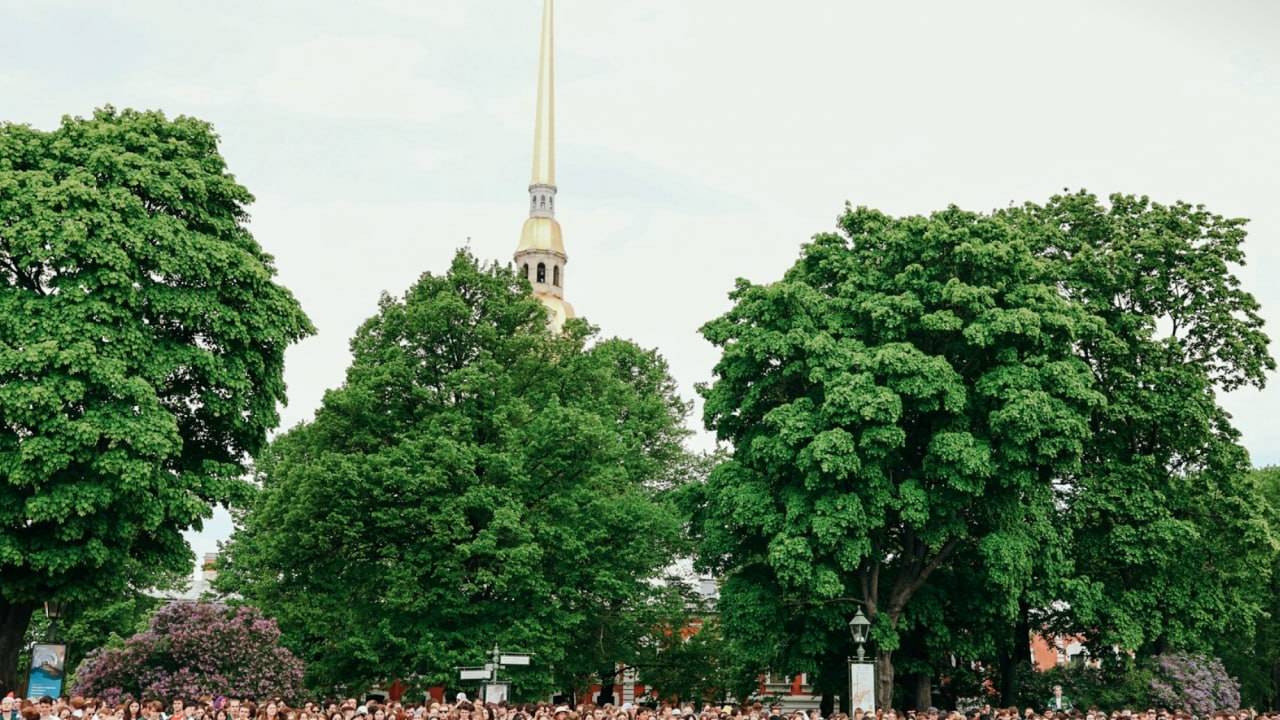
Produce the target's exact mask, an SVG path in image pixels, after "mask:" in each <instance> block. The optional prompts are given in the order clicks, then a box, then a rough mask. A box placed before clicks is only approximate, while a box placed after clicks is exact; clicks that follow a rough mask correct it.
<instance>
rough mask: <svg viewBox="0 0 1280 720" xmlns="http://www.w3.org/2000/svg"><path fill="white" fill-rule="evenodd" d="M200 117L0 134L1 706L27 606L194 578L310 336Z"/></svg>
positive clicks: (83, 602) (85, 603) (9, 128)
mask: <svg viewBox="0 0 1280 720" xmlns="http://www.w3.org/2000/svg"><path fill="white" fill-rule="evenodd" d="M252 199H253V198H252V196H251V195H250V194H249V192H248V191H247V190H246V189H245V188H244V187H242V186H241V185H239V184H238V183H236V181H235V179H234V178H233V177H232V176H231V175H230V174H229V173H228V172H227V168H226V163H225V161H224V160H223V158H222V156H221V155H220V154H219V153H218V146H217V136H216V135H215V134H214V133H213V131H212V129H211V127H210V126H209V125H208V124H207V123H205V122H202V121H200V120H196V119H194V118H188V117H179V118H176V119H174V120H169V119H167V118H165V116H164V115H163V114H162V113H159V112H135V111H130V110H125V111H119V112H118V111H116V110H114V109H111V108H106V109H103V110H99V111H97V112H95V113H94V115H93V116H92V117H90V118H65V119H64V120H63V121H62V124H61V125H60V126H59V127H58V128H57V129H55V130H52V131H50V132H42V131H39V130H35V129H32V128H30V127H27V126H22V125H12V124H0V577H2V578H3V582H0V692H3V691H6V690H9V689H12V688H14V687H15V686H16V684H17V677H16V675H17V667H16V661H17V655H18V650H19V646H20V645H21V643H22V637H23V632H24V631H25V630H26V628H27V625H28V623H29V621H30V618H31V615H32V612H33V610H35V609H36V608H38V607H39V606H40V604H41V603H42V602H43V601H46V600H56V601H61V602H64V603H71V604H75V605H79V606H82V607H91V606H97V605H101V604H104V603H107V602H109V601H111V600H113V599H116V598H118V597H120V596H121V595H123V594H125V591H126V589H127V588H130V587H133V588H138V587H147V586H149V585H150V584H151V583H152V582H154V581H155V580H157V579H158V578H161V577H163V576H165V575H166V574H168V573H182V572H190V568H191V566H192V562H193V559H192V555H191V551H190V549H189V548H188V547H187V544H186V542H185V541H184V540H183V538H182V531H184V530H188V529H198V528H199V527H200V526H201V522H202V521H203V519H204V518H207V517H208V516H209V515H210V513H211V505H212V504H213V503H223V502H227V501H230V500H232V499H233V498H235V497H237V496H238V495H240V494H241V493H243V492H244V488H245V487H246V484H245V483H244V481H243V480H241V479H240V476H241V474H242V473H243V472H244V470H245V461H246V459H247V458H248V456H250V455H252V454H253V453H255V452H257V451H258V450H259V449H261V447H262V446H263V445H264V444H265V442H266V433H267V431H268V429H270V428H272V427H274V426H275V425H276V424H277V422H278V413H277V405H278V404H279V403H282V402H283V401H284V399H285V387H284V382H283V379H282V371H283V359H284V351H285V348H286V347H287V346H288V345H289V344H290V343H292V342H294V341H296V340H298V339H300V338H302V337H304V336H306V335H308V334H309V333H310V332H312V328H311V325H310V323H309V321H308V320H307V318H306V316H305V315H304V314H303V313H302V310H301V309H300V308H299V306H298V304H297V302H296V301H295V300H294V298H293V296H292V295H291V294H290V293H289V292H288V291H287V290H285V289H284V288H283V287H281V286H279V285H277V284H275V282H274V281H273V277H274V275H275V269H274V267H273V265H272V259H271V257H270V256H269V255H267V254H266V253H264V252H263V251H262V248H261V247H259V245H258V243H257V242H256V241H255V240H254V239H253V237H252V236H251V235H250V234H249V231H248V230H247V229H246V227H245V220H246V218H247V215H246V213H245V206H246V205H248V204H249V203H250V202H251V201H252Z"/></svg>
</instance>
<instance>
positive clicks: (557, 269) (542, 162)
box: [515, 0, 573, 332]
mask: <svg viewBox="0 0 1280 720" xmlns="http://www.w3.org/2000/svg"><path fill="white" fill-rule="evenodd" d="M554 4H555V3H554V0H542V53H541V56H540V58H539V61H538V109H537V117H536V120H535V121H534V133H533V177H532V179H530V181H529V219H528V220H525V221H524V230H522V231H521V233H520V245H519V246H517V247H516V254H515V260H516V267H518V268H520V272H522V273H524V276H525V277H526V278H528V279H529V283H530V284H531V285H533V294H534V296H535V297H537V298H538V299H539V300H541V301H542V304H543V305H545V306H547V314H548V325H549V326H550V327H551V329H552V330H555V331H557V332H559V330H560V329H561V328H562V327H564V321H565V320H568V319H569V318H571V317H573V306H572V305H570V304H569V303H568V302H566V301H565V299H564V266H565V265H566V264H567V263H568V262H569V256H568V255H567V254H566V253H565V251H564V237H563V236H562V235H561V233H560V223H558V222H556V120H555V115H556V100H555V60H554V57H555V47H554V44H555V43H554V33H553V31H552V24H553V19H554V8H553V6H554Z"/></svg>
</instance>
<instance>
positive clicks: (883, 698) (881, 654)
mask: <svg viewBox="0 0 1280 720" xmlns="http://www.w3.org/2000/svg"><path fill="white" fill-rule="evenodd" d="M876 707H877V708H891V707H893V653H891V652H885V651H884V650H880V651H878V652H877V653H876Z"/></svg>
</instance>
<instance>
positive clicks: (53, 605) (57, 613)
mask: <svg viewBox="0 0 1280 720" xmlns="http://www.w3.org/2000/svg"><path fill="white" fill-rule="evenodd" d="M64 610H66V608H64V607H63V606H62V603H60V602H58V601H57V600H45V601H44V616H45V617H47V618H49V642H55V641H56V640H57V639H58V618H60V617H62V613H63V611H64Z"/></svg>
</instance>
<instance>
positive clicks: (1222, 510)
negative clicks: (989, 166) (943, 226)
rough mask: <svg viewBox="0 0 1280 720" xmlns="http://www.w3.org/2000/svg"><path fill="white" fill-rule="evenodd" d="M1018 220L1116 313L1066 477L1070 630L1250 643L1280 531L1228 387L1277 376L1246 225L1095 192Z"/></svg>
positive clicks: (1179, 645) (1072, 286) (1096, 362)
mask: <svg viewBox="0 0 1280 720" xmlns="http://www.w3.org/2000/svg"><path fill="white" fill-rule="evenodd" d="M1007 215H1008V217H1009V218H1010V220H1011V221H1012V222H1016V223H1019V224H1023V227H1024V229H1025V231H1026V232H1027V233H1037V234H1039V235H1040V237H1041V242H1042V244H1043V245H1044V248H1045V250H1044V252H1045V254H1046V255H1047V256H1048V257H1051V258H1052V259H1053V260H1054V262H1055V263H1056V264H1057V265H1058V267H1059V268H1060V271H1059V273H1058V274H1059V277H1060V278H1061V280H1062V287H1063V289H1064V293H1065V294H1066V296H1067V297H1069V298H1070V299H1071V300H1072V301H1073V302H1076V303H1078V304H1080V305H1082V306H1084V307H1086V308H1088V310H1089V312H1090V313H1091V314H1093V315H1094V316H1096V317H1097V318H1099V319H1100V320H1101V321H1102V326H1101V330H1100V332H1098V333H1095V334H1092V335H1089V336H1085V337H1082V338H1081V340H1080V342H1079V343H1078V346H1077V352H1078V355H1079V356H1080V358H1081V359H1082V360H1083V361H1084V362H1086V363H1088V365H1089V368H1090V372H1091V374H1092V375H1093V377H1094V380H1095V383H1096V386H1097V387H1098V389H1099V391H1100V392H1102V393H1103V394H1104V395H1105V396H1106V398H1107V402H1106V404H1105V405H1103V406H1101V407H1100V408H1099V409H1098V411H1097V412H1095V413H1094V414H1093V416H1092V418H1091V420H1090V427H1091V433H1092V441H1091V442H1090V443H1089V444H1088V447H1087V450H1086V462H1085V463H1084V464H1083V465H1082V466H1081V470H1080V472H1078V473H1074V474H1072V476H1071V477H1069V478H1064V482H1063V487H1064V497H1065V502H1064V504H1063V508H1064V509H1065V513H1064V514H1063V526H1064V527H1065V528H1067V530H1068V532H1069V533H1070V535H1071V537H1070V541H1069V542H1070V546H1071V552H1072V557H1073V562H1074V573H1075V577H1074V579H1073V580H1072V581H1071V582H1068V583H1066V584H1065V585H1064V586H1063V588H1062V591H1063V596H1062V598H1061V599H1063V600H1065V601H1066V603H1065V604H1064V605H1061V606H1060V607H1061V608H1062V610H1063V613H1062V615H1063V616H1065V619H1066V622H1065V623H1061V624H1059V625H1058V628H1059V629H1061V630H1064V631H1069V632H1072V633H1074V634H1076V635H1078V636H1081V637H1084V638H1085V639H1086V640H1087V641H1088V642H1089V643H1091V644H1092V645H1093V646H1094V649H1095V651H1097V652H1105V651H1106V650H1107V649H1109V648H1112V647H1115V646H1118V647H1121V648H1125V649H1129V650H1136V651H1139V652H1142V653H1163V652H1168V651H1170V650H1192V651H1203V650H1206V649H1208V648H1209V647H1210V645H1211V644H1212V643H1213V641H1214V639H1215V638H1216V637H1222V636H1226V637H1233V638H1237V639H1238V638H1248V637H1251V636H1252V634H1253V625H1254V622H1255V621H1256V620H1257V619H1258V618H1259V617H1260V616H1261V615H1262V611H1263V605H1264V603H1265V602H1266V601H1267V600H1268V598H1269V590H1268V578H1269V576H1270V573H1271V564H1270V559H1271V558H1272V557H1273V556H1274V553H1275V542H1276V538H1275V537H1274V536H1273V534H1272V531H1271V530H1270V527H1269V519H1268V518H1267V517H1266V515H1265V507H1264V505H1263V504H1261V503H1259V502H1258V501H1257V494H1256V492H1255V490H1254V489H1253V487H1252V484H1253V483H1252V480H1251V479H1250V478H1249V471H1250V463H1249V457H1248V453H1247V452H1246V451H1245V450H1244V448H1243V447H1242V446H1241V445H1240V436H1239V433H1238V432H1237V431H1236V429H1235V428H1234V427H1233V426H1232V424H1231V419H1230V416H1229V415H1228V414H1227V413H1226V412H1225V411H1224V410H1223V409H1222V407H1221V406H1220V404H1219V402H1218V397H1217V393H1218V392H1219V391H1220V390H1231V389H1235V388H1238V387H1242V386H1247V385H1253V386H1257V387H1261V386H1262V385H1263V384H1264V383H1265V380H1266V372H1267V371H1268V370H1273V369H1275V361H1274V360H1273V359H1272V357H1271V356H1270V354H1269V352H1268V347H1267V346H1268V340H1267V337H1266V335H1265V334H1264V333H1263V332H1262V325H1263V321H1262V318H1261V316H1260V315H1259V308H1258V303H1257V301H1256V300H1255V299H1254V298H1253V296H1252V295H1250V294H1249V293H1248V292H1247V291H1245V290H1244V289H1243V288H1242V287H1241V284H1240V280H1239V279H1238V278H1237V277H1236V275H1235V269H1236V267H1238V266H1239V265H1241V264H1243V263H1244V260H1245V258H1244V253H1243V250H1242V243H1243V241H1244V238H1245V230H1244V225H1245V221H1243V220H1238V219H1228V218H1224V217H1222V216H1219V215H1215V214H1213V213H1210V212H1208V211H1207V210H1205V209H1204V208H1203V207H1200V206H1192V205H1189V204H1186V203H1175V204H1172V205H1168V206H1165V205H1160V204H1158V203H1153V202H1151V201H1150V200H1149V199H1148V198H1145V197H1134V196H1125V195H1113V196H1111V197H1110V198H1109V203H1107V204H1105V205H1104V204H1103V203H1100V202H1099V201H1098V199H1097V198H1096V197H1094V196H1093V195H1091V194H1089V193H1086V192H1080V193H1075V194H1069V195H1063V196H1059V197H1055V198H1053V199H1051V200H1050V201H1049V202H1048V203H1046V204H1045V205H1043V206H1032V205H1028V206H1026V207H1025V208H1022V209H1011V210H1009V211H1008V213H1007ZM1024 223H1025V224H1024Z"/></svg>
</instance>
